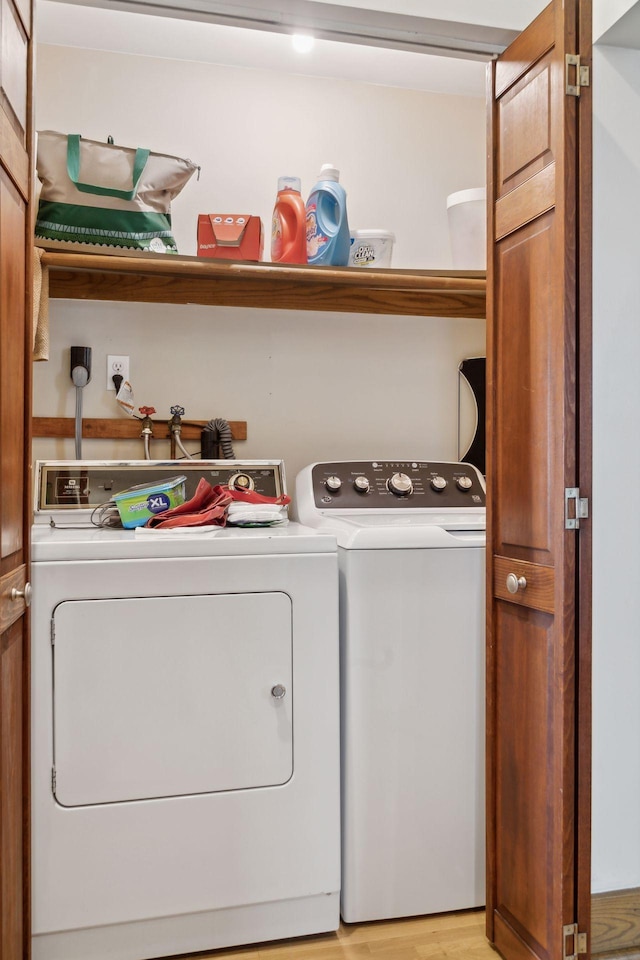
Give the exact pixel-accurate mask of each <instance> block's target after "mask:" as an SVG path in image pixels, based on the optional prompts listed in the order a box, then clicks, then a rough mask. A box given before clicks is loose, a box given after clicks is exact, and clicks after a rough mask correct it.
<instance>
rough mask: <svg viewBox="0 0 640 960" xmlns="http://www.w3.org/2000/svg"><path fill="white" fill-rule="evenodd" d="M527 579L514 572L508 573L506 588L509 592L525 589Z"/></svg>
mask: <svg viewBox="0 0 640 960" xmlns="http://www.w3.org/2000/svg"><path fill="white" fill-rule="evenodd" d="M526 586H527V581H526V578H525V577H517V576H516V575H515V573H510V574H509V576H508V577H507V590H508V591H509V593H517V592H518V590H525V589H526Z"/></svg>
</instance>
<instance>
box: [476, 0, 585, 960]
mask: <svg viewBox="0 0 640 960" xmlns="http://www.w3.org/2000/svg"><path fill="white" fill-rule="evenodd" d="M585 12H588V11H587V10H586V5H585V8H584V9H583V8H582V6H581V4H580V0H564V2H563V0H554V2H553V3H551V4H550V6H548V7H547V8H546V9H545V10H544V11H543V12H542V13H541V14H540V16H539V17H538V18H537V19H536V20H535V21H534V23H533V24H532V25H531V26H530V27H528V28H527V29H526V30H525V31H524V32H523V33H522V34H521V35H520V36H519V37H518V38H517V39H516V40H515V41H514V42H513V44H512V45H511V46H510V47H509V48H508V49H507V50H506V51H505V52H504V54H503V55H502V56H500V57H499V58H498V60H497V61H496V62H495V63H493V64H492V65H491V66H490V68H489V76H490V95H489V100H490V103H489V116H490V137H491V147H490V150H489V156H490V159H489V171H488V194H489V200H488V211H489V218H488V221H489V240H490V242H489V264H488V289H487V293H488V311H489V312H488V324H487V327H488V344H487V374H488V391H487V392H488V408H489V409H488V418H487V420H488V427H489V430H488V462H487V475H488V514H487V522H488V535H487V543H488V547H487V549H488V563H487V568H488V585H487V590H488V595H487V600H488V602H487V612H488V623H487V644H488V646H487V661H488V663H487V670H488V673H487V684H488V687H487V690H488V716H487V726H488V730H487V738H488V740H487V744H488V745H487V781H488V785H487V789H488V806H487V812H488V850H487V855H488V891H487V929H488V936H489V939H490V940H491V941H492V942H493V943H494V944H495V946H496V947H497V948H498V950H499V951H500V952H501V953H502V954H503V955H504V956H505V957H507V958H509V960H511V958H518V960H526V958H539V960H562V957H563V952H566V953H567V954H569V955H570V954H572V953H577V951H578V949H579V947H581V946H582V944H581V943H580V941H579V940H578V938H577V937H574V936H571V935H570V934H569V932H568V929H567V927H569V925H573V924H574V922H576V921H577V920H578V919H580V920H581V923H582V921H583V918H582V917H579V916H578V914H579V913H580V910H581V907H580V903H581V901H580V896H581V891H582V890H583V889H584V885H585V871H586V882H587V889H588V876H589V872H588V871H589V865H588V859H586V858H585V859H584V860H582V859H580V860H578V856H577V853H578V847H577V841H578V838H579V829H578V826H579V819H580V816H581V815H582V812H583V811H584V806H583V805H584V803H586V804H588V791H587V793H586V795H585V793H584V792H583V791H582V790H581V789H580V790H579V789H578V784H579V777H580V771H579V766H578V762H579V749H578V729H579V728H578V724H577V720H576V716H577V708H578V704H579V699H578V691H579V687H578V684H579V682H580V677H579V671H578V669H577V667H578V665H579V664H580V658H579V635H580V631H584V630H587V631H588V629H589V627H588V624H587V623H584V624H581V623H580V621H579V619H578V617H579V614H580V612H581V609H580V604H579V603H578V602H577V597H578V586H579V581H580V576H582V577H588V575H589V570H588V569H585V567H584V566H583V567H582V568H581V567H580V561H581V559H582V555H581V552H580V549H579V542H580V541H579V538H580V536H581V535H582V533H583V530H581V529H575V528H572V529H568V528H567V524H566V520H565V490H567V488H575V487H578V486H579V485H580V484H581V483H583V482H586V481H587V480H588V469H589V468H588V464H587V465H583V464H582V463H581V461H580V458H579V451H578V442H579V429H578V428H579V425H580V423H582V425H583V427H584V426H586V421H585V420H584V419H581V415H580V412H579V411H580V403H581V402H582V401H583V400H584V401H585V402H586V401H587V400H588V386H587V382H586V379H585V380H584V381H580V379H579V374H580V373H581V367H580V363H579V359H580V351H579V337H580V332H581V328H580V316H581V314H580V310H581V308H582V307H584V309H585V311H586V310H587V309H588V308H587V301H586V298H585V300H584V302H583V301H582V297H583V290H584V289H586V283H585V276H586V275H587V274H586V272H585V271H588V270H590V241H588V240H587V239H585V238H587V237H590V234H584V235H583V237H582V239H581V226H582V220H581V218H585V223H584V228H585V229H586V230H589V229H590V223H588V222H587V221H588V213H589V206H588V201H585V203H584V204H582V203H581V195H580V185H581V174H580V163H581V161H582V162H584V161H585V159H586V158H585V153H584V151H585V150H586V151H587V152H588V150H589V145H588V144H585V143H584V142H583V141H584V140H585V137H584V136H583V131H582V130H581V126H580V124H581V116H584V111H585V110H589V111H590V101H589V99H588V91H587V90H586V89H585V91H580V92H581V93H583V95H582V96H576V95H574V94H575V93H576V92H577V91H575V90H574V91H573V94H571V93H567V89H566V83H567V69H568V80H569V81H570V83H571V85H572V86H577V85H578V80H577V79H576V74H577V70H576V67H575V65H573V64H569V65H567V63H566V60H565V55H566V54H572V55H575V54H578V53H581V52H583V51H580V50H579V49H578V43H579V39H578V38H579V32H580V19H579V18H580V16H582V14H583V13H585ZM585 34H586V31H585ZM587 42H588V41H587ZM586 54H587V56H589V54H590V48H589V49H587V51H586ZM583 62H585V61H584V60H583ZM586 62H587V63H588V61H586ZM581 112H582V113H581ZM585 122H586V118H585ZM585 129H586V127H585ZM586 167H588V164H586V166H585V169H586ZM579 267H580V269H579ZM583 272H585V273H584V276H583ZM581 283H582V287H581ZM585 330H586V327H585ZM585 363H586V360H585ZM586 369H587V368H586V366H585V368H584V370H585V371H586ZM581 472H582V476H581ZM569 506H570V510H569V513H570V514H571V515H572V517H573V516H575V512H574V509H573V501H570V504H569ZM585 524H588V521H583V522H582V526H583V527H584V526H585ZM584 556H585V557H586V555H584ZM585 562H586V560H585ZM512 591H513V592H512ZM586 605H588V604H585V606H586ZM587 914H588V908H587ZM584 919H585V920H586V922H587V923H588V915H587V917H586V918H584ZM583 929H584V927H583V926H582V925H581V926H580V930H581V931H582V930H583Z"/></svg>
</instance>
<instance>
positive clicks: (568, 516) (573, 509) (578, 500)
mask: <svg viewBox="0 0 640 960" xmlns="http://www.w3.org/2000/svg"><path fill="white" fill-rule="evenodd" d="M588 518H589V500H588V499H587V497H581V496H580V487H565V491H564V528H565V530H577V529H578V528H579V527H580V521H581V520H587V519H588Z"/></svg>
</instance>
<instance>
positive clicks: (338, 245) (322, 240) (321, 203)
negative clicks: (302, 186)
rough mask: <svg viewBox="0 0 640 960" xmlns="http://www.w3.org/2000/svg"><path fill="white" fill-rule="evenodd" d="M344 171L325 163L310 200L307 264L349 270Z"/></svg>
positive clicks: (308, 209)
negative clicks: (342, 179)
mask: <svg viewBox="0 0 640 960" xmlns="http://www.w3.org/2000/svg"><path fill="white" fill-rule="evenodd" d="M339 179H340V171H339V170H337V169H336V168H335V167H334V165H333V164H332V163H325V164H323V165H322V169H321V170H320V176H319V178H318V182H317V183H316V185H315V187H314V188H313V190H312V191H311V194H310V195H309V199H308V200H307V262H308V263H309V264H314V265H316V266H318V265H321V264H327V265H331V266H333V267H345V266H346V265H347V263H348V262H349V248H350V246H351V239H350V236H349V223H348V221H347V193H346V190H345V189H344V187H343V186H342V184H341V183H340V182H339Z"/></svg>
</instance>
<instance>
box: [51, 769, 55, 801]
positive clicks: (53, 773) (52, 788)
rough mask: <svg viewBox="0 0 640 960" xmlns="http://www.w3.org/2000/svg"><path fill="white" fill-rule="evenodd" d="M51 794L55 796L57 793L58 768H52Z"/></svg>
mask: <svg viewBox="0 0 640 960" xmlns="http://www.w3.org/2000/svg"><path fill="white" fill-rule="evenodd" d="M51 792H52V793H53V795H54V796H55V793H56V768H55V767H51Z"/></svg>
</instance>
